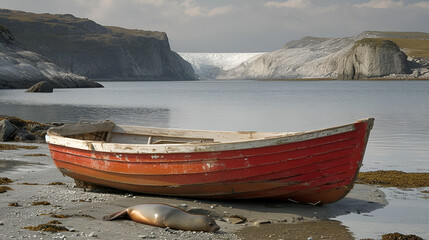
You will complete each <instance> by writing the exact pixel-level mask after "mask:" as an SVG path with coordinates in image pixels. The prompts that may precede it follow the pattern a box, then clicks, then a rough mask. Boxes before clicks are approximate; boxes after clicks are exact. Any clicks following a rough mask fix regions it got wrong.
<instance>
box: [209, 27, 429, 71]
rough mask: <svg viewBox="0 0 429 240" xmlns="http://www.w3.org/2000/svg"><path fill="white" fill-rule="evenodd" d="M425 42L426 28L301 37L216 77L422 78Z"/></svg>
mask: <svg viewBox="0 0 429 240" xmlns="http://www.w3.org/2000/svg"><path fill="white" fill-rule="evenodd" d="M389 39H391V41H390V40H389ZM428 44H429V34H427V33H414V32H369V31H368V32H363V33H361V34H359V35H357V36H354V37H347V38H316V37H305V38H302V39H299V40H295V41H291V42H288V43H287V44H285V45H284V47H283V48H282V49H279V50H277V51H274V52H269V53H266V54H263V55H261V56H259V57H258V58H253V59H249V60H247V61H244V62H242V63H241V64H239V65H238V66H236V67H235V68H232V69H229V70H228V71H224V72H221V73H220V74H219V75H217V76H216V78H218V79H301V78H317V79H337V78H338V79H362V78H380V77H384V78H393V79H415V78H420V79H426V78H429V64H425V63H426V62H429V51H428V48H427V46H429V45H428ZM398 45H399V46H400V48H399V47H398ZM403 51H405V52H406V53H407V54H408V55H405V54H404V52H403ZM407 57H408V60H407Z"/></svg>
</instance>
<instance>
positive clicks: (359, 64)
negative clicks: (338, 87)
mask: <svg viewBox="0 0 429 240" xmlns="http://www.w3.org/2000/svg"><path fill="white" fill-rule="evenodd" d="M408 71H409V69H408V62H407V55H405V53H403V52H402V51H401V50H400V49H399V47H398V45H396V44H395V43H394V42H392V41H389V40H383V39H377V38H365V39H362V40H359V41H356V42H355V43H354V46H353V48H352V49H351V50H350V51H349V52H348V53H347V54H345V55H344V56H342V57H341V59H339V60H338V79H362V78H365V79H366V78H376V77H384V76H388V75H391V74H406V73H407V72H408Z"/></svg>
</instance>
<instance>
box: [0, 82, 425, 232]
mask: <svg viewBox="0 0 429 240" xmlns="http://www.w3.org/2000/svg"><path fill="white" fill-rule="evenodd" d="M102 84H103V85H104V86H105V88H101V89H55V90H54V92H53V93H49V94H40V93H25V90H0V115H2V114H5V115H15V116H18V117H21V118H23V119H28V120H34V121H39V122H67V123H74V122H77V121H79V120H83V121H97V120H104V119H110V120H112V121H115V122H116V123H121V124H135V125H147V126H155V127H171V128H187V129H207V130H232V131H237V130H255V131H291V132H296V131H307V130H315V129H320V128H327V127H332V126H336V125H341V124H348V123H352V122H354V121H355V120H357V119H361V118H367V117H374V118H375V125H374V128H373V130H372V132H371V136H370V138H369V143H368V147H367V151H366V155H365V159H364V165H363V167H362V169H361V170H362V171H372V170H401V171H406V172H429V81H192V82H103V83H102ZM383 190H384V191H385V193H386V195H387V197H388V200H389V202H390V203H389V205H388V206H387V207H385V208H382V209H378V210H375V211H374V212H371V213H367V214H360V213H359V212H358V213H351V214H349V215H345V216H340V217H338V218H337V219H338V220H340V221H341V222H343V224H344V225H346V226H347V227H349V228H350V230H351V231H352V232H353V233H354V234H355V236H356V237H357V238H358V239H359V238H375V239H377V238H380V235H381V234H383V233H388V232H395V231H400V232H401V233H404V234H417V235H419V236H421V237H423V238H429V233H428V231H427V229H426V228H427V225H428V224H429V219H428V214H427V213H428V211H429V204H428V203H429V199H427V198H422V193H420V190H418V191H413V192H410V191H402V190H397V189H383Z"/></svg>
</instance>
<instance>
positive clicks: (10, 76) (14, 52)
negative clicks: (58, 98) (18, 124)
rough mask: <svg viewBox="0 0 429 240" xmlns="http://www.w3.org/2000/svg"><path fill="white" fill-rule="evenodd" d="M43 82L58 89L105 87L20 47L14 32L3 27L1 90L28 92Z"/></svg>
mask: <svg viewBox="0 0 429 240" xmlns="http://www.w3.org/2000/svg"><path fill="white" fill-rule="evenodd" d="M40 81H48V82H50V83H51V84H52V86H54V87H56V88H66V87H71V88H77V87H102V85H100V84H98V83H96V82H93V81H91V80H89V79H88V78H86V77H83V76H80V75H77V74H73V73H70V72H67V71H64V70H63V69H61V68H59V67H58V66H56V65H55V64H54V63H52V62H50V61H49V60H48V59H46V58H44V57H42V56H40V55H39V54H37V53H34V52H31V51H25V50H23V49H21V48H19V47H17V46H16V45H15V37H14V35H13V34H12V32H11V31H9V30H8V29H7V28H5V27H3V26H1V25H0V89H4V88H29V87H31V86H32V85H34V84H36V83H38V82H40Z"/></svg>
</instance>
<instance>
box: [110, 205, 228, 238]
mask: <svg viewBox="0 0 429 240" xmlns="http://www.w3.org/2000/svg"><path fill="white" fill-rule="evenodd" d="M118 218H131V220H133V221H135V222H139V223H143V224H147V225H152V226H156V227H164V228H166V227H168V228H171V229H177V230H185V231H204V232H216V231H217V230H219V229H220V227H219V226H218V225H217V224H216V222H215V221H214V220H213V219H211V218H209V217H208V216H204V215H199V214H191V213H188V212H185V211H183V210H182V209H179V208H176V207H173V206H170V205H167V204H159V203H148V204H140V205H136V206H133V207H129V208H127V209H125V210H123V211H120V212H115V213H112V214H110V215H107V216H104V217H103V220H106V221H110V220H114V219H118Z"/></svg>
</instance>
